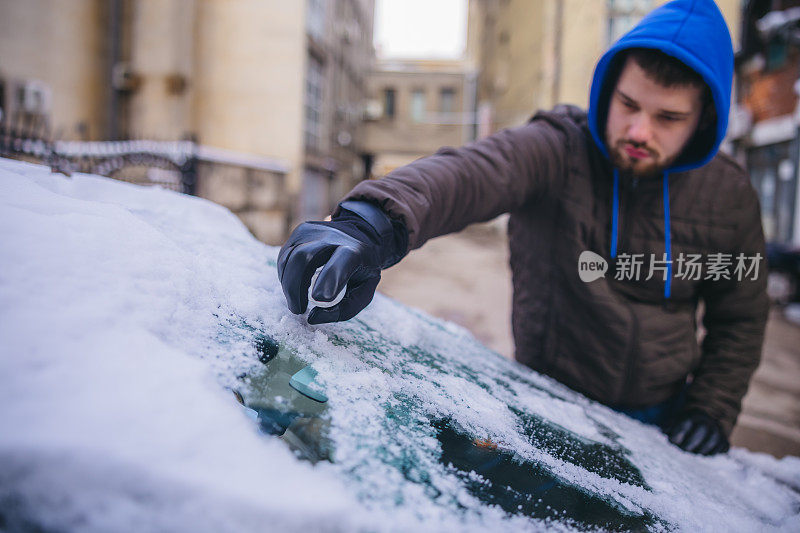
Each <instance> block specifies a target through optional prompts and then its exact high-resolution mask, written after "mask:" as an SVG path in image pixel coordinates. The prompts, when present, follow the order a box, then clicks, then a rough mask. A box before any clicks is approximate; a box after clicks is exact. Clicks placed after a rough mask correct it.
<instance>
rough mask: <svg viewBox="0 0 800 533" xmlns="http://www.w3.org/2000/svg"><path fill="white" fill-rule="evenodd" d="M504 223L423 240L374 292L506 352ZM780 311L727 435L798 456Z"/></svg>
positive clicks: (797, 366)
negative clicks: (453, 323) (462, 330)
mask: <svg viewBox="0 0 800 533" xmlns="http://www.w3.org/2000/svg"><path fill="white" fill-rule="evenodd" d="M504 227H505V225H504V221H503V219H499V220H496V221H494V222H491V223H487V224H477V225H473V226H471V227H469V228H468V229H466V230H465V231H462V232H461V233H457V234H453V235H448V236H445V237H439V238H437V239H433V240H431V241H429V242H428V243H426V244H425V246H423V247H422V248H421V249H419V250H415V251H414V252H412V253H411V254H409V255H408V256H407V257H406V258H405V259H403V261H401V262H400V263H399V264H397V265H396V266H394V267H392V268H390V269H388V270H386V271H384V272H383V274H382V280H381V283H380V285H379V286H378V291H380V292H382V293H384V294H386V295H388V296H390V297H392V298H394V299H396V300H399V301H400V302H402V303H404V304H406V305H410V306H413V307H416V308H418V309H422V310H423V311H425V312H427V313H429V314H431V315H434V316H437V317H440V318H443V319H445V320H449V321H450V322H455V323H457V324H460V325H462V326H464V327H466V328H467V329H469V330H470V331H471V332H472V334H473V335H474V336H475V337H476V338H477V339H478V340H480V341H481V342H482V343H483V344H485V345H486V346H488V347H489V348H491V349H492V350H494V351H496V352H498V353H499V354H501V355H503V356H505V357H508V358H512V357H513V353H514V343H513V340H512V336H511V272H510V271H509V268H508V244H507V241H506V238H505V230H504ZM794 311H796V309H794ZM794 314H797V313H794ZM791 315H792V313H786V316H791ZM786 316H784V312H783V310H782V309H780V308H773V309H772V311H771V313H770V318H769V323H768V324H767V332H766V339H765V342H764V351H763V356H762V361H761V364H760V366H759V367H758V370H756V373H755V375H754V376H753V379H752V381H751V383H750V388H749V390H748V392H747V395H746V396H745V398H744V402H743V408H742V413H741V414H740V416H739V420H738V421H737V424H736V427H735V428H734V430H733V434H732V435H731V443H732V445H733V446H739V447H744V448H748V449H750V450H752V451H757V452H765V453H769V454H771V455H774V456H775V457H778V458H780V457H784V456H786V455H794V456H800V325H798V324H797V322H796V321H794V322H793V321H791V320H789V319H787V318H786Z"/></svg>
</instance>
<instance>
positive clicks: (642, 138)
mask: <svg viewBox="0 0 800 533" xmlns="http://www.w3.org/2000/svg"><path fill="white" fill-rule="evenodd" d="M701 111H702V89H701V88H700V87H694V86H689V85H683V86H674V87H664V86H663V85H659V84H658V83H656V82H655V81H653V80H651V79H650V78H648V77H647V74H646V73H645V71H644V70H642V68H641V67H640V66H639V65H638V64H637V63H636V62H635V61H634V60H633V59H631V58H628V60H627V62H626V63H625V66H624V67H623V69H622V73H621V74H620V77H619V80H618V81H617V87H616V88H615V89H614V93H613V94H612V95H611V102H610V104H609V108H608V120H607V122H606V144H607V145H608V149H609V155H610V156H611V162H612V163H613V164H614V166H616V167H617V168H619V169H620V170H623V171H630V172H632V173H633V174H634V175H635V176H637V177H648V176H653V175H658V174H660V173H661V172H662V171H663V170H664V169H665V168H667V167H669V166H670V165H671V164H672V163H673V162H674V161H675V159H676V158H677V157H678V155H680V153H681V151H682V150H683V148H684V146H685V145H686V143H687V142H688V141H689V139H690V138H691V137H692V134H694V131H695V129H696V128H697V124H698V123H699V122H700V115H701Z"/></svg>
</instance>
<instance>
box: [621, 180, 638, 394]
mask: <svg viewBox="0 0 800 533" xmlns="http://www.w3.org/2000/svg"><path fill="white" fill-rule="evenodd" d="M638 184H639V178H636V177H634V178H633V180H632V182H631V186H630V188H629V190H628V194H627V195H625V196H626V197H625V198H624V200H625V209H624V211H625V216H624V218H622V217H621V220H620V221H619V231H620V234H621V236H622V239H620V245H621V246H620V250H621V251H624V250H626V249H627V248H628V246H627V245H628V243H629V241H630V239H628V238H627V233H626V232H625V231H624V230H623V220H624V222H625V228H627V222H628V220H630V216H631V206H632V205H633V194H634V191H635V190H636V186H637V185H638ZM626 188H627V187H626ZM620 250H618V253H617V255H619V251H620ZM624 298H625V297H624V296H623V302H624V303H625V307H626V308H627V309H628V312H629V313H630V316H631V324H632V326H633V327H632V328H631V335H630V345H629V346H630V347H629V348H628V353H626V354H625V372H624V375H623V380H622V388H620V389H619V390H618V391H617V403H618V404H621V401H622V398H623V396H624V395H625V393H626V391H628V389H629V388H630V386H631V381H633V366H634V365H633V362H634V359H635V357H636V352H637V349H638V346H639V319H638V317H637V316H636V313H635V312H634V310H633V306H632V305H631V304H630V303H629V302H628V301H627V300H626V299H624Z"/></svg>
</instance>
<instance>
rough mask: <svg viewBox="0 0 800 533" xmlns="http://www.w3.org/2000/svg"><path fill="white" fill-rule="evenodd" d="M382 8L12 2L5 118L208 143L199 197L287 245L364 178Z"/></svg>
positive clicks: (200, 1)
mask: <svg viewBox="0 0 800 533" xmlns="http://www.w3.org/2000/svg"><path fill="white" fill-rule="evenodd" d="M372 18H373V0H307V1H297V2H282V1H279V0H230V1H225V2H220V1H217V0H137V1H134V0H111V1H108V2H103V1H100V0H74V1H73V0H71V1H70V2H59V1H56V0H32V1H30V2H28V1H26V2H3V3H2V4H0V109H1V110H2V116H0V118H3V119H4V120H6V121H7V122H15V123H19V122H25V123H26V124H37V125H38V126H39V127H45V128H46V129H47V130H48V131H49V133H50V135H52V136H54V137H56V138H58V139H63V140H84V141H93V140H111V139H126V138H146V139H155V140H162V141H166V140H179V139H194V140H196V142H197V143H198V144H199V146H201V147H202V149H201V150H198V153H200V154H202V156H203V157H206V158H210V159H209V160H208V161H206V163H208V164H204V165H201V166H200V169H199V170H200V176H199V179H200V182H199V183H198V188H197V192H198V194H201V195H205V196H207V197H209V198H210V199H212V200H215V201H218V202H220V203H222V204H223V205H226V206H227V207H229V208H231V209H232V210H234V212H236V213H237V214H239V216H240V217H241V218H242V220H243V221H244V222H245V224H247V226H248V227H249V228H250V229H251V231H253V233H254V234H255V235H256V236H257V237H258V238H260V239H261V240H264V241H265V242H269V243H272V244H276V243H279V242H281V241H282V240H283V239H284V238H285V236H286V234H287V232H288V230H289V229H290V227H291V226H292V225H293V224H294V223H296V222H297V221H298V220H300V219H304V218H322V217H324V216H325V215H326V214H327V213H329V212H330V210H331V208H332V207H333V202H334V201H335V200H334V198H337V197H338V195H339V192H340V191H343V190H346V189H348V188H349V187H351V186H352V184H353V183H354V182H355V181H358V180H360V179H363V177H364V164H363V161H364V157H363V155H364V150H363V148H362V146H361V145H360V143H361V142H362V139H363V133H362V131H361V129H362V122H363V120H362V118H363V102H364V97H365V85H366V84H365V81H364V80H365V78H366V73H367V71H368V69H369V68H370V65H371V63H372V56H373V51H372Z"/></svg>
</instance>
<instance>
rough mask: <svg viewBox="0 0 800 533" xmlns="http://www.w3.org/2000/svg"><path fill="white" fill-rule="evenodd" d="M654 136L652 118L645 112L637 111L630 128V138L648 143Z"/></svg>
mask: <svg viewBox="0 0 800 533" xmlns="http://www.w3.org/2000/svg"><path fill="white" fill-rule="evenodd" d="M652 137H653V128H652V126H651V124H650V119H649V117H647V115H645V114H644V113H637V114H636V115H635V116H634V117H633V121H632V122H631V125H630V127H629V128H628V139H630V140H631V141H633V142H637V143H642V144H646V143H648V142H650V139H651V138H652Z"/></svg>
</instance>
